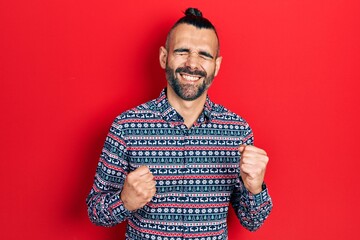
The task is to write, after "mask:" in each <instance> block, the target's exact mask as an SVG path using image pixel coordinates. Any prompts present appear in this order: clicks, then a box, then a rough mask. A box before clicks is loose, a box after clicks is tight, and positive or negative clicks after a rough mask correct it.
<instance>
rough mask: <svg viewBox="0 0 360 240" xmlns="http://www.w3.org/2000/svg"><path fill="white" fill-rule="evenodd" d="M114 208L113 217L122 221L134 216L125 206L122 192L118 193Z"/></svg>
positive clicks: (113, 204)
mask: <svg viewBox="0 0 360 240" xmlns="http://www.w3.org/2000/svg"><path fill="white" fill-rule="evenodd" d="M112 200H113V202H112V204H111V205H112V207H113V211H112V212H113V216H114V217H115V218H116V219H118V220H120V219H123V218H129V217H130V216H131V215H132V211H130V210H128V209H126V208H125V206H124V202H123V201H122V200H121V198H120V191H119V192H117V193H116V194H115V195H114V197H113V199H112Z"/></svg>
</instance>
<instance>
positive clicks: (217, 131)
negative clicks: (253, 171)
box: [87, 89, 272, 240]
mask: <svg viewBox="0 0 360 240" xmlns="http://www.w3.org/2000/svg"><path fill="white" fill-rule="evenodd" d="M240 144H247V145H251V144H253V134H252V131H251V129H250V127H249V125H248V124H247V123H246V122H245V120H244V119H242V118H241V117H239V116H238V115H236V114H234V113H232V112H230V111H229V110H227V109H226V108H224V107H223V106H221V105H218V104H214V103H213V102H211V101H210V99H209V98H207V99H206V103H205V106H204V110H203V112H202V114H201V115H200V117H199V118H198V120H197V122H196V123H195V124H194V125H193V126H192V127H191V128H190V129H188V128H187V127H186V126H185V124H184V121H183V119H182V117H181V116H180V115H179V114H178V113H177V112H176V110H175V109H174V108H173V107H172V106H171V105H170V104H169V102H168V100H167V98H166V89H164V90H163V91H162V92H161V94H160V96H159V97H158V98H157V99H155V100H152V101H149V102H147V103H145V104H142V105H140V106H138V107H136V108H133V109H131V110H128V111H126V112H124V113H122V114H121V115H120V116H118V117H117V118H116V119H115V121H114V122H113V124H112V126H111V128H110V131H109V133H108V135H107V137H106V141H105V144H104V147H103V150H102V153H101V156H100V159H99V162H98V167H97V170H96V174H95V178H94V184H93V187H92V189H91V191H90V193H89V196H88V198H87V204H88V213H89V217H90V219H91V221H92V222H94V223H95V224H98V225H102V226H113V225H116V224H118V223H120V222H122V221H124V220H127V222H128V225H127V232H126V239H134V240H143V239H153V240H183V239H186V240H218V239H222V240H224V239H227V223H226V220H227V215H228V210H229V204H232V206H233V208H234V210H235V212H236V215H237V217H238V218H239V220H240V222H241V224H242V225H243V226H244V227H246V228H247V229H249V230H250V231H254V230H256V229H257V228H259V227H260V226H261V224H262V223H263V222H264V220H265V219H266V218H267V216H268V215H269V213H270V211H271V209H272V201H271V198H270V196H269V194H268V191H267V188H266V187H265V185H264V187H263V189H264V190H263V191H262V192H261V193H259V194H257V195H253V194H251V193H250V192H248V191H247V190H246V188H245V187H244V185H243V183H242V181H241V178H240V172H239V160H240V157H241V156H240V153H239V150H238V148H239V145H240ZM141 165H146V166H148V167H149V169H150V171H151V172H152V174H153V175H154V178H155V181H156V194H155V196H154V197H153V198H152V200H151V201H150V202H149V203H147V204H146V205H145V206H144V207H142V208H141V209H138V210H136V211H133V212H130V211H128V210H127V209H125V208H124V206H123V203H122V201H121V199H120V192H121V189H122V186H123V184H124V180H125V178H126V176H127V174H128V173H129V172H131V171H133V170H135V169H136V168H138V167H139V166H141Z"/></svg>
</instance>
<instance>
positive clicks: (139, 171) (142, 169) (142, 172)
mask: <svg viewBox="0 0 360 240" xmlns="http://www.w3.org/2000/svg"><path fill="white" fill-rule="evenodd" d="M149 172H150V170H149V168H148V167H147V166H145V165H142V166H140V167H138V168H137V169H135V170H134V171H133V173H136V175H137V176H142V175H145V174H148V173H149Z"/></svg>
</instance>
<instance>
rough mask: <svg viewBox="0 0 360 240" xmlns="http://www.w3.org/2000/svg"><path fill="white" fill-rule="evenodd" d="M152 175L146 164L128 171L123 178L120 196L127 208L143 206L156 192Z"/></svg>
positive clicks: (133, 208)
mask: <svg viewBox="0 0 360 240" xmlns="http://www.w3.org/2000/svg"><path fill="white" fill-rule="evenodd" d="M155 185H156V182H155V180H154V176H153V175H152V173H151V172H150V170H149V168H148V167H147V166H141V167H139V168H137V169H136V170H135V171H133V172H131V173H129V174H128V175H127V177H126V179H125V183H124V186H123V190H122V191H121V195H120V198H121V200H122V201H123V203H124V207H125V208H126V209H127V210H130V211H133V210H136V209H139V208H141V207H143V206H144V205H145V204H146V203H148V202H149V201H150V200H151V199H152V197H153V196H154V195H155V193H156V187H155Z"/></svg>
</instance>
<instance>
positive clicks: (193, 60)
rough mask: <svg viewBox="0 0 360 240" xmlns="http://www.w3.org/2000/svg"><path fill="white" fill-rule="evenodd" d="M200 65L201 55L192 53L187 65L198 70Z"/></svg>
mask: <svg viewBox="0 0 360 240" xmlns="http://www.w3.org/2000/svg"><path fill="white" fill-rule="evenodd" d="M199 63H200V59H199V54H198V53H197V52H190V53H189V55H188V57H187V59H186V65H187V66H189V67H191V68H197V67H198V65H199Z"/></svg>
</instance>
